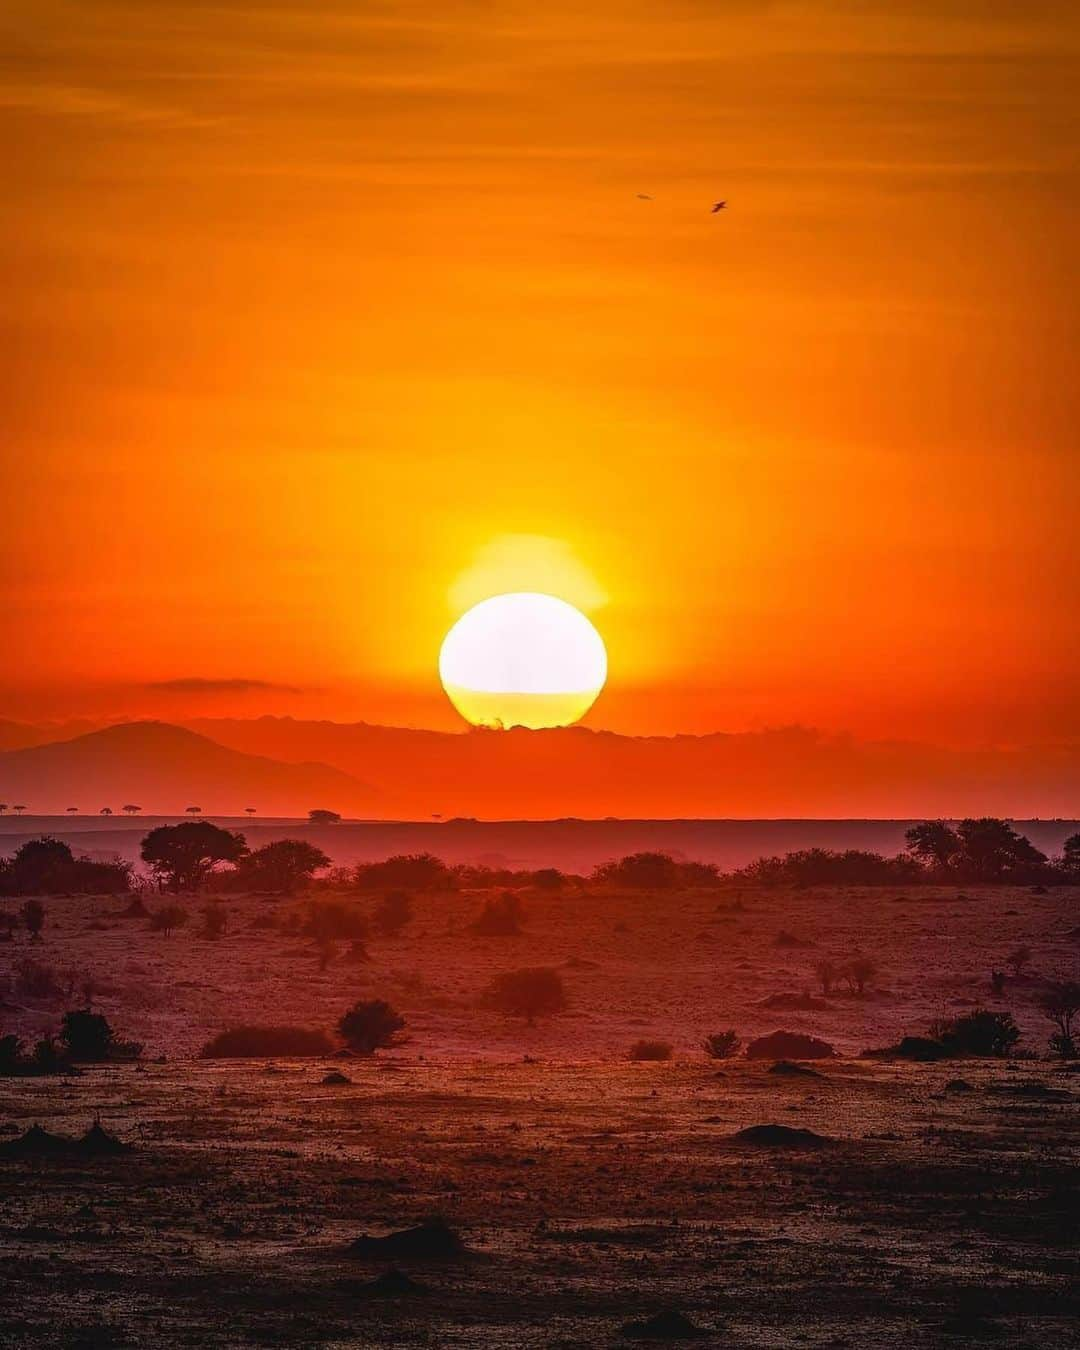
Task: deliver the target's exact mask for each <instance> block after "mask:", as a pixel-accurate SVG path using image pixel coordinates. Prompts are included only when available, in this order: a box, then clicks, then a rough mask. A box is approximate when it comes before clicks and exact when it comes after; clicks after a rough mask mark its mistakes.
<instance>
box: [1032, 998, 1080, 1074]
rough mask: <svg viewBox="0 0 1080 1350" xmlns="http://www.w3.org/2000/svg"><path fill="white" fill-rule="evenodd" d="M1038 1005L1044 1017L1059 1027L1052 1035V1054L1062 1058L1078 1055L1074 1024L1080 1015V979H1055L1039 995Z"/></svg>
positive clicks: (1071, 1057) (1072, 1057) (1073, 1057)
mask: <svg viewBox="0 0 1080 1350" xmlns="http://www.w3.org/2000/svg"><path fill="white" fill-rule="evenodd" d="M1037 1001H1038V1005H1039V1008H1040V1009H1041V1011H1042V1014H1043V1016H1044V1017H1047V1018H1048V1019H1049V1020H1050V1021H1051V1022H1053V1024H1054V1025H1055V1026H1056V1027H1057V1031H1056V1032H1055V1033H1054V1035H1053V1036H1051V1037H1050V1050H1051V1053H1052V1054H1055V1055H1060V1057H1061V1058H1062V1059H1075V1058H1076V1057H1077V1046H1076V1035H1075V1032H1074V1029H1073V1024H1074V1022H1075V1021H1076V1019H1077V1017H1080V981H1078V980H1055V981H1053V983H1051V984H1049V985H1047V987H1046V989H1045V990H1044V991H1043V992H1042V993H1041V994H1040V995H1039V998H1038V1000H1037Z"/></svg>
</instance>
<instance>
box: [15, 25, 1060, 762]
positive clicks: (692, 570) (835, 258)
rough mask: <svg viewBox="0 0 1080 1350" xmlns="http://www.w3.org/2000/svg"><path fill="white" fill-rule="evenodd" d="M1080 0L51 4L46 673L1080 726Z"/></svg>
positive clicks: (19, 459)
mask: <svg viewBox="0 0 1080 1350" xmlns="http://www.w3.org/2000/svg"><path fill="white" fill-rule="evenodd" d="M1077 15H1078V10H1077V7H1076V6H1075V4H1073V3H1071V2H1068V3H1067V2H1065V0H1063V2H1062V3H1058V4H1054V3H1039V2H1038V0H1024V2H1021V0H1015V2H1014V3H1004V0H985V2H984V3H975V0H967V2H965V0H922V3H909V2H907V0H874V2H870V0H866V2H864V3H859V2H858V0H849V2H848V3H839V2H838V3H828V2H827V0H805V2H804V3H764V2H758V3H754V2H753V0H731V2H725V0H709V2H708V3H706V2H705V0H699V2H696V3H689V2H685V0H674V2H672V0H664V3H649V4H643V3H636V2H635V0H618V2H617V3H616V2H615V0H609V2H605V3H598V4H587V3H586V4H581V3H573V4H571V3H563V0H554V3H550V2H545V3H542V4H541V3H533V4H519V3H457V2H456V0H423V3H420V2H419V0H418V2H417V3H400V4H390V3H383V4H362V3H358V2H354V3H316V4H301V3H299V0H293V3H288V4H286V3H281V4H273V3H271V4H267V3H263V2H262V0H251V3H244V4H241V3H236V4H226V3H222V4H213V3H199V2H198V0H170V2H169V3H155V0H127V2H126V3H125V2H123V0H118V2H117V3H107V2H105V0H72V2H71V3H55V2H53V0H14V4H10V3H9V4H8V5H6V6H5V7H4V10H3V14H2V15H0V52H2V56H0V119H2V125H3V135H2V137H0V154H2V157H3V165H2V167H3V173H4V182H5V191H4V194H3V199H2V202H0V233H2V239H0V243H2V249H3V253H2V256H3V260H4V269H5V278H4V290H3V294H4V303H3V306H2V309H0V323H2V325H3V339H4V341H3V348H4V353H5V358H4V361H3V363H2V366H0V370H2V375H0V380H2V386H3V387H2V390H0V396H2V407H3V410H4V415H3V432H2V435H3V438H4V454H3V469H2V479H0V491H2V494H3V495H2V500H3V503H4V508H5V509H4V526H3V529H2V531H0V568H2V573H0V598H2V603H3V607H4V612H5V614H6V616H7V633H8V641H9V644H10V647H11V653H10V654H9V657H8V660H7V661H6V662H5V663H4V671H3V674H2V675H0V715H3V714H6V715H14V716H36V715H61V714H67V713H69V712H74V713H82V712H98V713H150V712H154V713H165V714H167V715H180V714H182V713H191V714H195V713H208V712H213V711H217V710H220V711H222V712H232V713H244V712H251V713H253V714H254V713H260V712H264V711H280V712H292V713H296V714H298V715H299V714H309V713H313V712H317V713H319V714H320V715H325V716H331V717H337V718H356V717H363V718H366V719H368V720H373V721H379V720H385V721H407V722H413V723H418V724H427V725H447V726H449V725H454V715H453V713H452V711H451V710H450V708H449V706H448V705H447V704H446V703H445V701H444V699H443V696H442V694H441V691H440V690H439V686H438V678H437V670H436V660H437V653H438V646H439V642H440V640H441V637H442V635H443V633H444V632H445V630H446V628H447V627H449V625H450V623H451V622H452V621H453V620H454V619H455V618H456V617H457V615H458V613H459V612H460V608H461V605H462V603H467V601H468V599H469V598H470V597H474V598H480V596H481V595H482V594H486V593H490V592H491V591H493V590H494V591H497V590H501V589H524V588H529V589H555V590H558V591H560V593H562V594H564V595H565V596H566V598H568V599H570V600H574V601H575V602H577V603H580V604H581V605H582V606H583V607H585V608H588V610H589V612H590V614H591V616H592V618H593V620H594V622H595V623H596V624H597V626H598V627H599V629H600V631H601V632H602V633H603V635H604V637H605V639H606V640H607V643H608V647H609V653H610V670H611V674H610V683H609V688H608V690H607V691H606V692H605V694H604V695H603V696H602V698H601V700H600V701H599V702H598V704H597V705H596V707H595V709H594V711H593V713H592V714H591V715H590V723H591V724H592V725H595V726H611V727H616V728H618V729H622V730H637V731H647V730H662V731H674V730H705V729H713V728H717V729H721V728H722V729H732V730H734V729H739V728H743V727H748V726H761V725H766V724H774V725H775V724H780V723H789V722H796V721H798V722H804V723H813V724H817V725H821V726H824V727H834V728H849V729H852V730H854V731H856V732H859V733H865V734H874V735H886V736H899V737H909V736H914V737H920V738H922V737H933V738H938V739H947V740H954V741H969V742H970V741H976V742H977V741H983V740H985V741H995V742H1012V741H1017V740H1025V739H1026V740H1030V739H1054V738H1057V737H1059V736H1071V737H1076V736H1078V735H1080V711H1078V708H1077V700H1076V697H1075V693H1076V687H1077V678H1078V676H1080V641H1078V625H1077V612H1078V600H1080V596H1078V590H1080V587H1078V574H1080V569H1078V567H1077V564H1076V543H1075V541H1076V536H1077V525H1076V521H1077V509H1076V497H1077V493H1076V477H1077V467H1076V466H1077V426H1078V425H1080V417H1078V413H1080V408H1078V406H1077V405H1078V402H1080V396H1078V394H1077V389H1078V387H1080V384H1078V380H1077V373H1078V372H1077V369H1076V350H1077V338H1078V333H1077V327H1078V325H1077V318H1076V295H1075V275H1076V240H1077V238H1078V236H1080V231H1078V228H1077V227H1078V221H1077V203H1078V196H1080V194H1078V190H1077V155H1076V150H1077V141H1076V128H1077V113H1078V111H1080V109H1078V106H1077V105H1078V101H1080V100H1078V95H1077V89H1078V88H1080V61H1078V51H1080V19H1078V17H1077ZM637 193H647V194H650V195H651V196H652V197H653V200H652V201H641V200H638V199H637V197H636V194H637ZM719 197H724V198H727V199H728V200H729V202H730V208H729V210H728V211H727V212H724V213H721V214H719V215H715V216H714V215H711V214H710V213H709V207H710V206H711V204H712V202H713V201H714V200H716V199H717V198H719Z"/></svg>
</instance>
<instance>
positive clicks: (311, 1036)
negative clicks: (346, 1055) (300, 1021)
mask: <svg viewBox="0 0 1080 1350" xmlns="http://www.w3.org/2000/svg"><path fill="white" fill-rule="evenodd" d="M333 1049H334V1047H333V1044H332V1042H331V1040H330V1038H329V1036H327V1034H326V1033H325V1032H324V1031H310V1030H308V1029H307V1028H306V1027H251V1026H241V1027H229V1028H228V1029H227V1030H225V1031H222V1032H219V1033H218V1034H217V1035H216V1036H215V1037H214V1038H213V1040H210V1041H208V1042H207V1043H206V1045H204V1046H203V1048H202V1050H201V1052H200V1054H201V1056H202V1058H203V1059H259V1058H262V1057H263V1056H280V1057H281V1058H283V1059H284V1058H296V1059H299V1058H306V1057H309V1056H312V1055H329V1054H331V1053H332V1051H333Z"/></svg>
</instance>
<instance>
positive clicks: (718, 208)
mask: <svg viewBox="0 0 1080 1350" xmlns="http://www.w3.org/2000/svg"><path fill="white" fill-rule="evenodd" d="M725 206H727V202H717V203H716V205H715V206H714V207H713V209H712V210H711V211H710V212H709V214H710V215H711V216H715V215H716V213H717V211H722V210H723V209H724V207H725Z"/></svg>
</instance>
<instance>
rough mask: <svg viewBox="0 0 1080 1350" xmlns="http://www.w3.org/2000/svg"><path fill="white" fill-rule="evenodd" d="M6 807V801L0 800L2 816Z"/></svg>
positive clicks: (0, 814) (0, 813)
mask: <svg viewBox="0 0 1080 1350" xmlns="http://www.w3.org/2000/svg"><path fill="white" fill-rule="evenodd" d="M7 809H8V804H7V802H0V816H2V815H3V814H4V812H5V811H6V810H7Z"/></svg>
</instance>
